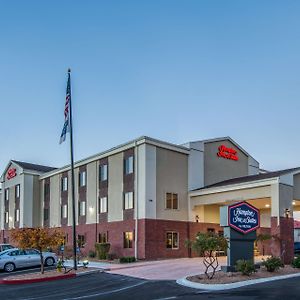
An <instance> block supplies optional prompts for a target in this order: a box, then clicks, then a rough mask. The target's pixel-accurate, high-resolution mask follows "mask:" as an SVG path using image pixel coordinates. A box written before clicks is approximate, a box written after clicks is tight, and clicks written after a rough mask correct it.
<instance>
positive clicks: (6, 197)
mask: <svg viewBox="0 0 300 300" xmlns="http://www.w3.org/2000/svg"><path fill="white" fill-rule="evenodd" d="M5 200H6V201H8V200H9V189H5Z"/></svg>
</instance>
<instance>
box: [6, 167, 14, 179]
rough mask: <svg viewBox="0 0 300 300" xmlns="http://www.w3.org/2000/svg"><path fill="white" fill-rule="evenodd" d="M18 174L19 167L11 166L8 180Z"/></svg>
mask: <svg viewBox="0 0 300 300" xmlns="http://www.w3.org/2000/svg"><path fill="white" fill-rule="evenodd" d="M16 176H17V169H14V168H11V169H9V170H8V171H7V176H6V178H7V180H9V179H12V178H14V177H16Z"/></svg>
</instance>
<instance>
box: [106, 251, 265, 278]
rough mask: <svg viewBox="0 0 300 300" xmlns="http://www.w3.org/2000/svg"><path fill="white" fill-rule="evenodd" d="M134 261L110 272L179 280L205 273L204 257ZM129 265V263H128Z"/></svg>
mask: <svg viewBox="0 0 300 300" xmlns="http://www.w3.org/2000/svg"><path fill="white" fill-rule="evenodd" d="M261 260H262V257H261V256H259V257H255V262H260V261H261ZM226 263H227V257H226V256H222V257H219V267H218V270H219V269H220V268H221V266H223V265H226ZM138 264H139V263H132V264H131V265H132V267H129V266H124V267H119V268H118V265H115V266H114V267H113V268H111V270H110V271H107V272H108V273H112V274H119V275H126V276H132V277H137V278H143V279H149V280H177V279H180V278H183V277H185V276H188V275H197V274H201V273H204V271H205V267H204V265H203V258H202V257H196V258H178V259H167V260H160V261H151V262H150V261H149V262H144V263H141V264H140V265H138ZM126 265H128V264H126Z"/></svg>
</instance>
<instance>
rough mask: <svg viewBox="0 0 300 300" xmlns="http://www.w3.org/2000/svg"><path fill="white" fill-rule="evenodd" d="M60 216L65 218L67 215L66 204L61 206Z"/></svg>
mask: <svg viewBox="0 0 300 300" xmlns="http://www.w3.org/2000/svg"><path fill="white" fill-rule="evenodd" d="M61 217H62V219H66V218H67V217H68V205H67V204H64V205H62V206H61Z"/></svg>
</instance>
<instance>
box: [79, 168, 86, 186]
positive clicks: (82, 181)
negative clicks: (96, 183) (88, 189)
mask: <svg viewBox="0 0 300 300" xmlns="http://www.w3.org/2000/svg"><path fill="white" fill-rule="evenodd" d="M79 186H86V171H82V172H80V173H79Z"/></svg>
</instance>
